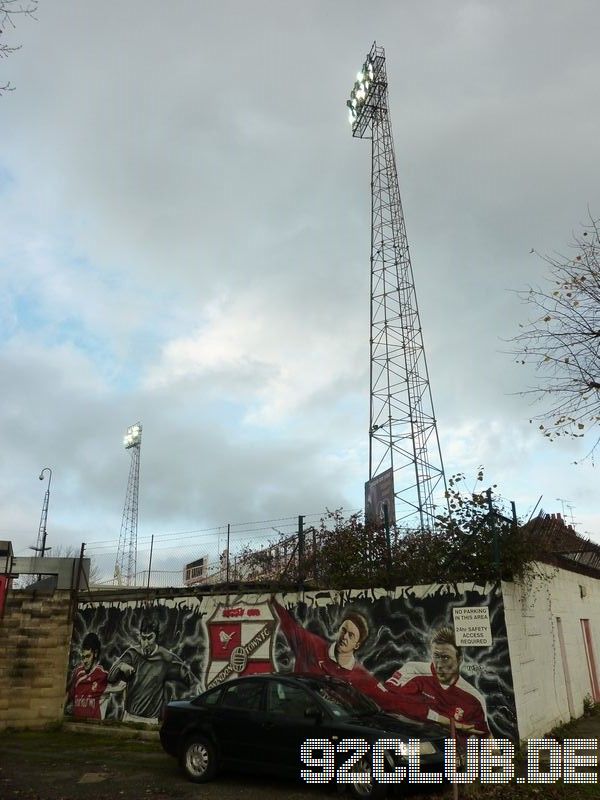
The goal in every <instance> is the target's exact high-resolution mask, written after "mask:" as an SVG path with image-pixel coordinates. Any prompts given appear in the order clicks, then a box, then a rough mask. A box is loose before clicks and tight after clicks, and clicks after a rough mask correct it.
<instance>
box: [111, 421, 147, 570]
mask: <svg viewBox="0 0 600 800" xmlns="http://www.w3.org/2000/svg"><path fill="white" fill-rule="evenodd" d="M123 445H124V447H125V449H126V450H129V451H130V453H131V465H130V467H129V480H128V482H127V493H126V495H125V505H124V506H123V518H122V519H121V533H120V534H119V548H118V550H117V560H116V562H115V581H116V582H117V583H118V584H119V585H121V584H125V585H126V586H133V585H134V584H135V574H136V567H137V528H138V496H139V488H140V450H141V446H142V423H141V422H136V424H135V425H131V426H130V427H129V428H127V433H126V434H125V436H124V437H123Z"/></svg>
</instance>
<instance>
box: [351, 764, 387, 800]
mask: <svg viewBox="0 0 600 800" xmlns="http://www.w3.org/2000/svg"><path fill="white" fill-rule="evenodd" d="M352 772H367V773H368V774H369V781H368V782H367V783H358V782H357V783H350V784H349V785H348V791H349V792H350V795H351V796H352V797H355V798H357V799H358V800H383V798H385V797H387V793H388V787H387V786H386V785H385V784H382V783H377V781H374V780H373V774H372V772H371V759H370V758H368V757H367V756H365V757H364V758H361V760H360V761H359V762H358V763H357V764H355V765H354V767H353V768H352Z"/></svg>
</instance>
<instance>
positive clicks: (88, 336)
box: [0, 0, 600, 570]
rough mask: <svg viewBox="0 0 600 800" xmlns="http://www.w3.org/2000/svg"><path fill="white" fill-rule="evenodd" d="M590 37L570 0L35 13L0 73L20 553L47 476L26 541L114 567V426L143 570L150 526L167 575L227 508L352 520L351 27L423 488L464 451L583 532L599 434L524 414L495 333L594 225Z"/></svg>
mask: <svg viewBox="0 0 600 800" xmlns="http://www.w3.org/2000/svg"><path fill="white" fill-rule="evenodd" d="M598 23H600V7H599V6H598V4H597V3H596V2H593V0H590V2H584V1H583V0H573V2H570V3H568V4H567V3H564V2H556V0H551V1H550V2H548V1H547V0H546V1H544V2H542V1H541V0H530V1H528V0H521V1H520V2H505V3H496V2H464V1H463V0H457V2H454V3H447V2H442V1H441V0H440V2H433V1H430V0H423V1H422V2H419V3H411V2H406V1H405V0H402V1H399V0H392V1H391V2H385V1H383V0H374V2H372V3H370V4H369V5H368V7H366V6H365V4H364V3H358V2H354V0H326V2H324V1H321V2H314V1H313V0H304V1H303V2H290V0H271V1H270V2H267V1H266V0H254V2H252V3H246V2H241V0H236V1H235V2H233V1H232V0H221V1H220V2H219V3H208V2H204V1H202V2H198V0H193V1H192V0H178V1H177V2H174V3H169V4H165V3H164V2H156V0H144V2H140V1H138V0H131V1H130V2H128V3H120V2H119V3H117V2H110V0H109V1H108V2H103V3H97V2H95V3H94V2H81V3H77V4H75V5H74V4H73V3H69V2H66V0H53V1H52V2H51V3H50V2H47V0H40V5H39V10H38V13H37V20H31V19H27V18H24V19H20V20H18V22H17V27H16V29H14V30H10V29H9V30H7V31H6V32H5V36H4V41H6V42H8V43H11V44H15V45H16V44H19V45H21V48H20V49H19V50H18V51H17V52H15V53H14V54H13V55H12V56H11V57H10V58H6V59H3V60H2V61H0V84H4V83H6V82H7V81H10V83H11V85H12V86H14V87H15V89H14V91H11V92H5V93H4V94H3V95H2V96H0V242H1V246H0V386H1V391H0V538H1V539H9V540H11V541H12V542H13V547H14V549H15V552H16V553H17V554H19V555H27V554H30V553H31V551H29V550H28V548H29V547H30V546H31V545H34V544H35V541H36V538H37V533H38V525H39V521H40V512H41V508H42V501H43V497H44V492H45V490H46V488H47V481H43V482H42V481H38V475H39V473H40V470H41V468H42V467H46V466H47V467H51V468H52V470H53V472H52V485H51V496H50V504H49V510H48V522H47V531H48V545H50V546H52V547H53V548H54V549H55V552H56V550H57V548H60V547H62V548H63V549H64V548H68V547H74V548H76V549H77V550H79V546H80V543H81V542H85V543H86V546H87V548H88V550H89V552H91V553H96V555H97V556H98V557H99V556H100V555H101V554H102V556H103V558H104V559H105V560H106V561H107V563H108V561H111V559H112V562H113V563H114V557H115V553H116V549H117V541H118V537H119V531H120V527H121V515H122V511H123V503H124V499H125V491H126V486H127V478H128V472H129V463H130V459H129V453H128V452H127V451H125V450H124V448H123V446H122V437H123V434H124V432H125V430H126V428H127V427H128V426H129V425H132V424H133V423H135V422H137V421H138V420H139V421H141V422H142V424H143V439H142V448H141V461H140V463H141V466H140V498H139V531H138V536H139V539H140V555H139V558H138V562H139V563H140V564H142V563H143V562H144V560H145V559H146V558H147V555H146V554H147V550H148V540H149V538H150V536H151V535H152V534H154V535H155V536H156V537H157V543H156V552H155V555H154V557H155V559H156V564H163V565H164V566H165V569H166V568H167V567H168V568H169V569H173V570H180V568H181V564H182V563H184V562H185V561H186V560H191V559H193V558H196V557H199V556H201V555H203V554H204V550H206V551H207V552H208V551H209V550H211V552H212V551H213V550H214V552H215V553H216V552H217V549H219V548H221V549H222V541H223V539H222V532H223V530H224V528H223V527H222V526H224V525H226V524H227V523H228V522H229V523H232V524H233V525H234V528H232V530H234V531H236V532H237V534H239V536H240V537H242V536H246V537H250V536H254V537H259V536H266V535H267V534H270V533H272V532H273V529H277V530H282V531H284V532H285V531H287V532H291V531H292V530H293V528H294V527H295V524H296V523H295V519H296V518H297V515H299V514H305V515H307V520H308V521H309V522H315V521H317V520H318V518H319V516H320V515H321V514H322V513H323V512H324V510H325V509H326V508H329V509H334V508H339V507H343V508H344V509H345V511H347V512H350V511H355V510H358V509H360V508H361V507H362V505H363V499H364V482H365V480H366V479H367V477H368V475H367V470H368V433H367V431H368V425H369V418H368V413H369V411H368V402H369V248H370V188H369V180H370V177H369V176H370V149H369V148H370V145H369V142H368V141H361V140H358V139H353V138H352V136H351V132H350V128H349V125H348V120H347V114H346V108H345V103H346V99H347V98H348V96H349V92H350V89H351V88H352V84H353V82H354V79H355V75H356V71H357V69H359V67H360V66H361V64H362V63H363V60H364V58H365V55H366V53H367V52H368V51H369V49H370V47H371V44H372V42H373V41H374V40H376V41H377V43H378V44H379V45H382V46H383V47H385V50H386V58H387V70H388V77H389V102H390V111H391V119H392V125H393V132H394V142H395V152H396V162H397V167H398V174H399V180H400V191H401V196H402V202H403V207H404V214H405V220H406V229H407V234H408V239H409V242H410V248H411V256H412V264H413V271H414V275H415V284H416V291H417V296H418V301H419V307H420V313H421V322H422V326H423V338H424V342H425V348H426V353H427V360H428V367H429V374H430V379H431V389H432V394H433V400H434V405H435V409H436V417H437V421H438V432H439V438H440V443H441V448H442V453H443V457H444V465H445V470H446V474H447V475H451V474H454V473H457V472H462V473H465V475H466V484H468V487H467V488H469V489H470V488H472V487H473V485H474V482H475V475H476V472H477V469H478V467H479V466H480V465H483V466H484V468H485V485H488V484H495V485H497V489H495V492H496V493H499V494H501V495H502V496H503V497H504V498H506V499H507V500H514V501H515V503H516V507H517V512H518V513H519V515H520V516H522V517H525V518H527V517H528V516H529V514H530V513H531V512H532V511H533V510H534V508H535V507H536V504H537V503H538V499H539V498H540V496H542V500H541V501H540V504H539V505H538V506H537V508H538V510H539V508H540V507H541V508H544V510H546V511H548V512H557V511H558V512H563V511H564V513H565V515H566V516H567V517H568V518H569V521H571V519H572V521H573V522H574V523H575V524H576V528H577V530H578V531H579V532H581V533H582V534H586V535H589V536H591V537H592V538H593V539H595V541H598V542H600V506H599V503H598V485H599V473H598V467H594V465H593V464H592V462H591V459H587V460H584V459H583V456H585V455H586V453H587V452H588V451H589V449H590V447H591V445H592V444H593V441H592V440H591V439H589V438H584V439H583V440H577V441H573V440H558V441H556V442H554V443H550V442H548V441H547V439H545V438H544V437H543V436H542V435H541V434H540V433H539V431H538V430H537V424H536V423H533V424H531V423H530V422H529V420H530V419H531V418H532V416H533V415H534V414H536V413H539V411H540V410H542V409H541V408H539V407H532V406H531V405H530V401H529V399H528V398H527V397H524V396H522V395H520V394H519V392H521V391H523V390H525V389H527V388H528V387H529V386H531V385H532V384H533V382H534V375H533V373H532V371H531V369H532V368H531V367H529V366H527V365H526V366H522V365H517V364H515V361H514V358H513V357H511V356H510V355H509V354H508V352H507V351H508V350H509V349H510V345H509V344H508V343H507V341H506V340H507V339H510V337H512V336H514V335H516V333H518V331H519V327H518V326H519V323H520V322H525V321H526V320H527V319H528V318H529V317H530V316H531V309H528V307H527V305H526V304H523V303H522V302H521V300H520V299H519V296H518V295H517V294H516V292H517V291H518V290H522V289H526V288H527V286H528V285H540V284H542V283H543V281H544V276H545V275H546V274H547V265H546V264H545V262H544V260H543V258H542V257H541V256H540V255H538V254H545V253H547V254H552V253H556V252H559V253H565V252H567V253H568V252H569V246H570V243H571V241H572V237H573V233H574V232H575V233H576V232H578V231H579V230H580V229H581V224H584V223H585V222H586V220H587V219H588V215H589V213H591V214H593V215H595V216H596V217H597V216H600V180H599V177H600V175H599V172H600V159H599V158H598V149H599V144H598V143H599V142H600V137H599V136H598V130H599V128H600V105H599V104H598V102H597V98H598V93H597V92H598V75H599V74H600V49H599V48H598V46H597V29H598ZM532 249H533V250H535V251H537V253H536V252H534V253H532V252H531V250H532ZM574 462H577V464H575V463H574ZM250 523H253V524H254V523H256V524H255V525H254V527H253V525H252V524H250ZM259 523H260V524H259ZM216 528H219V530H218V535H219V537H220V538H219V541H218V544H217V545H215V538H214V537H215V530H214V529H216ZM182 531H186V532H194V533H186V534H185V535H183V534H179V533H178V532H182ZM198 532H199V533H198ZM240 541H241V539H240ZM177 548H183V550H182V551H181V552H182V553H183V552H184V551H185V557H184V556H183V555H182V556H181V558H180V556H179V550H178V549H177Z"/></svg>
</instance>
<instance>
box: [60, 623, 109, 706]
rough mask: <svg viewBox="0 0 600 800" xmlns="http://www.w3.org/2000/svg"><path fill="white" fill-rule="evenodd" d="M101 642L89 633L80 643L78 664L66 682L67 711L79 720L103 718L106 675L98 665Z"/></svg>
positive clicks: (106, 697) (106, 698)
mask: <svg viewBox="0 0 600 800" xmlns="http://www.w3.org/2000/svg"><path fill="white" fill-rule="evenodd" d="M100 649H101V648H100V639H99V638H98V636H97V635H96V634H95V633H88V634H87V635H86V636H85V637H84V639H83V641H82V643H81V663H80V664H78V665H77V666H76V667H75V669H74V670H73V672H72V673H71V678H70V680H69V686H68V688H67V707H66V711H67V712H69V711H70V713H71V714H72V715H73V716H74V717H76V718H78V719H104V713H105V710H106V703H107V701H108V695H107V694H106V688H107V682H108V672H107V671H106V670H105V669H104V667H102V666H101V665H100V663H99V660H100Z"/></svg>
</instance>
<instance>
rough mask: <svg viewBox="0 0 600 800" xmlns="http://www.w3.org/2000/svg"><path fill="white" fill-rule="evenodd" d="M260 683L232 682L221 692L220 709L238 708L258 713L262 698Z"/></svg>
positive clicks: (261, 683)
mask: <svg viewBox="0 0 600 800" xmlns="http://www.w3.org/2000/svg"><path fill="white" fill-rule="evenodd" d="M262 689H263V682H262V681H241V682H240V683H238V682H237V681H233V682H232V683H231V684H230V685H229V686H226V687H225V689H224V690H223V699H222V700H221V708H223V707H225V708H240V709H246V710H247V711H258V710H259V709H260V701H261V697H262Z"/></svg>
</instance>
